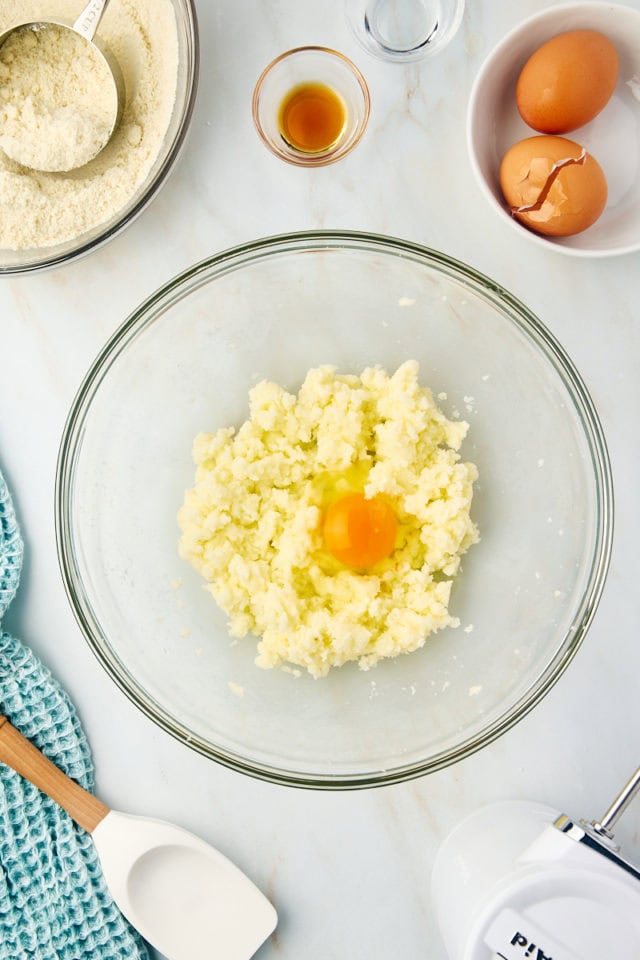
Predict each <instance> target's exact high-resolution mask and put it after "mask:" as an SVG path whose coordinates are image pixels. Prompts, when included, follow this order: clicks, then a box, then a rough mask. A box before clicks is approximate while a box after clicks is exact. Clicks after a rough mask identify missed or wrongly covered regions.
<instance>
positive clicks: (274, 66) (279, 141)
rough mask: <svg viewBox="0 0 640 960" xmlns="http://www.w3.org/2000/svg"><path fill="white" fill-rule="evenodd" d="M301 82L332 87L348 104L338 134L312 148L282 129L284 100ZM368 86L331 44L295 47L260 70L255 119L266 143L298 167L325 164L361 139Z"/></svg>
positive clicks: (341, 154) (365, 116) (272, 150)
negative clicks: (290, 138) (300, 144)
mask: <svg viewBox="0 0 640 960" xmlns="http://www.w3.org/2000/svg"><path fill="white" fill-rule="evenodd" d="M302 84H321V85H323V86H326V87H329V88H330V89H331V90H332V91H333V92H334V93H335V94H337V95H338V97H339V99H340V100H342V102H343V105H344V108H345V123H344V126H343V129H342V131H341V132H340V135H339V136H338V137H337V138H336V139H335V140H334V141H333V142H332V143H330V144H329V145H328V146H327V147H326V148H325V149H320V150H317V151H314V152H310V151H307V150H302V149H298V148H297V147H296V146H294V145H293V144H291V143H289V142H288V141H287V140H286V139H285V137H284V135H283V133H282V130H281V128H280V119H279V117H280V110H281V106H282V104H283V101H284V100H285V98H286V97H287V95H288V94H290V93H291V92H292V91H293V90H295V88H296V87H299V86H301V85H302ZM369 111H370V98H369V88H368V87H367V84H366V81H365V79H364V77H363V76H362V74H361V73H360V71H359V70H358V68H357V67H356V66H355V64H354V63H352V62H351V60H349V59H348V58H347V57H345V56H343V54H341V53H338V52H337V51H336V50H331V49H329V48H328V47H296V48H295V49H294V50H288V51H287V52H286V53H283V54H281V55H280V56H279V57H276V59H275V60H273V61H272V62H271V63H270V64H269V66H268V67H265V69H264V70H263V71H262V73H261V75H260V77H259V79H258V82H257V83H256V87H255V90H254V92H253V119H254V122H255V125H256V129H257V131H258V134H259V135H260V138H261V139H262V141H263V143H264V144H265V145H266V146H267V147H268V148H269V150H271V152H272V153H274V154H275V155H276V156H277V157H280V159H281V160H286V161H287V163H293V164H296V165H297V166H300V167H322V166H325V165H326V164H328V163H333V162H334V161H335V160H340V159H341V158H342V157H346V155H347V154H348V153H350V152H351V150H353V148H354V147H355V145H356V144H357V143H358V142H359V141H360V139H361V137H362V135H363V133H364V131H365V128H366V126H367V122H368V120H369Z"/></svg>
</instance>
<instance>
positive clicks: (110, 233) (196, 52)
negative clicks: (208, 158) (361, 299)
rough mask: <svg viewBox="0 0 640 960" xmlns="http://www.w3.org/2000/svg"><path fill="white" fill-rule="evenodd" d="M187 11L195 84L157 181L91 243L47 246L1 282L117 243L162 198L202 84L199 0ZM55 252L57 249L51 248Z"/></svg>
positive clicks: (6, 270) (187, 0)
mask: <svg viewBox="0 0 640 960" xmlns="http://www.w3.org/2000/svg"><path fill="white" fill-rule="evenodd" d="M184 4H185V11H186V14H187V20H186V24H185V26H186V28H187V31H188V34H189V39H190V42H191V49H192V51H193V59H192V62H191V64H190V66H191V85H190V87H189V92H188V96H187V100H186V104H185V108H184V111H183V113H182V116H181V118H180V123H179V125H178V127H177V129H176V132H175V134H174V137H173V142H172V144H171V147H170V149H169V151H168V153H167V155H166V157H165V158H164V160H163V161H162V164H161V166H160V167H159V169H158V170H157V172H156V174H155V176H154V178H153V180H152V181H151V182H150V183H149V185H148V186H147V187H146V189H144V190H143V192H142V193H141V194H140V196H139V198H138V200H137V201H136V203H135V204H134V206H133V207H132V208H131V209H130V210H129V211H128V213H126V214H124V216H122V217H120V218H119V219H118V220H116V221H115V223H113V224H112V226H111V227H109V228H108V229H107V230H105V231H103V232H101V233H99V234H98V235H97V236H95V237H93V238H92V239H91V240H86V241H84V242H83V243H81V244H80V246H78V247H76V248H75V249H74V250H67V251H66V252H64V253H58V254H55V255H53V256H47V255H46V251H47V247H43V248H42V251H43V256H42V258H41V259H40V260H34V261H33V262H32V263H28V264H22V265H21V264H11V265H9V266H0V279H1V278H2V277H11V276H14V277H15V276H28V275H29V274H32V273H41V272H44V271H46V270H54V269H55V268H56V267H61V266H65V265H66V264H68V263H74V262H75V261H76V260H79V259H81V258H82V257H85V256H87V255H88V254H90V253H92V252H93V251H94V250H97V249H98V248H99V247H102V246H103V245H104V244H106V243H108V242H109V241H110V240H113V239H114V237H116V236H118V234H120V233H121V232H122V231H123V230H125V229H126V228H127V227H128V226H129V225H130V224H131V223H133V221H134V220H136V219H137V218H138V217H139V215H140V214H141V213H142V212H143V211H144V210H145V209H146V208H147V206H148V205H149V204H150V203H151V201H152V200H153V199H155V197H156V196H157V195H158V193H159V192H160V189H161V187H162V186H164V184H165V183H166V181H167V179H168V178H169V175H170V174H171V173H172V172H173V170H174V169H175V165H176V161H177V159H178V157H179V156H180V154H181V153H182V149H183V147H184V145H185V141H186V138H187V134H188V132H189V128H190V126H191V118H192V116H193V112H194V109H195V104H196V99H197V94H198V81H199V75H200V32H199V29H198V17H197V12H196V5H195V0H184ZM51 249H54V248H51Z"/></svg>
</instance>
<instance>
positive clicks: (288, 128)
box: [278, 83, 347, 153]
mask: <svg viewBox="0 0 640 960" xmlns="http://www.w3.org/2000/svg"><path fill="white" fill-rule="evenodd" d="M278 126H279V128H280V133H281V135H282V137H283V139H284V140H285V141H286V143H288V144H289V146H290V147H293V149H294V150H299V151H300V152H301V153H323V152H324V151H325V150H329V149H331V148H332V147H334V146H335V145H336V144H337V143H338V142H339V140H340V138H341V136H342V135H343V133H344V131H345V129H346V126H347V107H346V104H345V102H344V100H343V99H342V97H341V96H340V95H339V94H338V93H336V91H335V90H333V89H332V88H331V87H329V86H327V85H326V84H324V83H301V84H298V86H296V87H293V89H291V90H290V91H289V93H288V94H287V95H286V96H285V97H284V99H283V101H282V103H281V104H280V110H279V113H278Z"/></svg>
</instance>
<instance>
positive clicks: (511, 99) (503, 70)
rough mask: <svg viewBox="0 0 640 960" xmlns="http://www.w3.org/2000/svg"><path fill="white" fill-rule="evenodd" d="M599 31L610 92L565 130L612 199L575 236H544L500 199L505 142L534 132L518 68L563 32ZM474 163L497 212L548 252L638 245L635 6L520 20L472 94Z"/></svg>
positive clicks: (567, 9) (639, 16)
mask: <svg viewBox="0 0 640 960" xmlns="http://www.w3.org/2000/svg"><path fill="white" fill-rule="evenodd" d="M582 29H589V30H599V31H600V32H601V33H604V34H606V36H608V37H609V39H610V40H611V41H612V42H613V43H614V44H615V47H616V49H617V51H618V56H619V58H620V74H619V77H618V83H617V85H616V89H615V91H614V94H613V97H612V98H611V100H610V101H609V103H608V104H607V106H606V107H605V108H604V110H602V112H601V113H600V114H599V115H598V116H597V117H596V118H595V119H594V120H592V121H591V123H588V124H586V125H585V126H583V127H580V128H579V129H578V130H574V131H573V132H571V133H569V134H567V136H568V137H569V139H571V140H574V141H576V143H579V144H581V145H582V146H584V147H586V149H587V150H588V151H589V152H590V153H592V154H593V156H594V157H595V158H596V160H597V161H598V162H599V163H600V165H601V166H602V168H603V170H604V172H605V175H606V177H607V183H608V186H609V197H608V200H607V206H606V208H605V210H604V213H603V214H602V216H601V217H600V218H599V219H598V220H597V221H596V223H594V224H593V226H591V227H589V228H588V229H587V230H585V231H583V232H582V233H578V234H576V235H575V236H573V237H563V238H557V237H553V238H552V237H543V236H540V235H539V234H536V233H533V231H531V230H529V229H527V227H524V226H523V225H522V224H520V223H518V221H517V220H515V219H514V218H513V217H512V216H511V214H510V213H509V211H508V208H507V205H506V203H505V201H504V198H503V196H502V191H501V189H500V183H499V180H498V172H499V169H500V161H501V160H502V157H503V156H504V154H505V153H506V152H507V150H508V149H509V147H510V146H511V145H512V144H514V143H516V142H517V141H518V140H521V139H523V138H524V137H530V136H535V134H536V131H534V130H532V129H531V128H530V127H529V126H527V124H526V123H525V122H524V121H523V120H522V119H521V117H520V114H519V113H518V110H517V107H516V99H515V87H516V81H517V79H518V75H519V73H520V70H521V69H522V67H523V66H524V64H525V63H526V61H527V60H528V59H529V57H530V56H531V54H532V53H533V52H534V50H536V49H537V47H539V46H540V45H541V44H542V43H544V42H545V41H546V40H550V39H551V37H553V36H555V35H556V34H558V33H564V32H565V31H567V30H582ZM467 142H468V148H469V155H470V159H471V165H472V167H473V170H474V173H475V175H476V177H477V180H478V182H479V184H480V187H481V189H482V192H483V193H484V194H485V196H486V197H487V199H488V200H489V202H490V204H491V206H492V207H493V209H494V210H495V211H496V213H497V214H498V216H499V217H500V218H501V219H502V220H503V221H504V222H505V223H508V224H511V226H512V228H513V229H514V230H517V231H518V232H519V233H521V234H525V235H526V236H528V237H530V238H531V239H532V240H533V241H534V242H535V243H538V244H541V245H542V246H544V247H547V249H552V250H558V251H559V252H560V253H567V254H572V255H574V256H579V257H608V256H615V255H616V254H622V253H631V252H632V251H634V250H638V249H640V11H638V10H633V9H631V8H630V7H623V6H620V5H616V4H611V3H575V4H570V5H566V6H556V7H552V8H550V9H548V10H543V11H542V13H539V14H537V15H536V16H534V17H531V18H530V19H529V20H525V21H524V23H521V24H520V25H519V26H518V27H516V28H515V29H514V30H512V31H511V32H510V33H509V34H507V36H506V37H505V38H504V39H503V40H502V41H501V42H500V43H499V44H498V45H497V46H496V47H495V49H494V50H493V52H492V53H491V54H490V55H489V56H488V57H487V59H486V61H485V62H484V64H483V66H482V68H481V69H480V72H479V73H478V76H477V78H476V80H475V83H474V85H473V88H472V91H471V98H470V101H469V110H468V117H467Z"/></svg>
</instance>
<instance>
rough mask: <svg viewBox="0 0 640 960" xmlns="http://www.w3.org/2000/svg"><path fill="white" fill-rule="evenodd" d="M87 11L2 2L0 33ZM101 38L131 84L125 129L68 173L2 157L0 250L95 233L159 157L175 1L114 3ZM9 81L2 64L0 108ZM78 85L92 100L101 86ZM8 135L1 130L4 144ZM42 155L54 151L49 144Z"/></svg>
mask: <svg viewBox="0 0 640 960" xmlns="http://www.w3.org/2000/svg"><path fill="white" fill-rule="evenodd" d="M82 6H83V4H82V2H81V0H80V2H77V0H47V2H46V3H44V2H43V0H2V3H1V4H0V32H1V31H4V30H6V29H8V28H9V27H11V26H12V25H14V24H17V23H24V22H27V21H36V20H38V19H42V18H46V19H53V20H62V21H63V22H66V23H72V22H73V21H74V20H75V19H76V17H77V16H78V14H79V13H80V11H81V9H82ZM99 35H100V37H101V39H102V40H103V41H104V42H105V43H106V44H107V45H108V47H109V49H110V50H111V52H112V53H113V55H114V56H115V58H116V60H117V61H118V63H119V65H120V68H121V70H122V74H123V77H124V81H125V89H126V99H125V105H124V111H123V115H122V119H121V121H120V125H119V127H118V129H117V130H116V131H115V133H114V135H113V137H112V139H111V141H110V142H109V144H108V145H107V147H106V148H105V149H104V150H103V151H102V152H101V153H100V154H99V156H98V157H96V158H95V160H93V161H91V163H89V164H87V165H86V166H85V167H83V168H82V169H81V170H79V171H72V172H71V173H70V174H60V173H43V172H39V171H36V170H32V169H29V168H28V167H25V166H21V165H20V164H19V163H17V162H15V161H14V160H12V159H10V157H9V156H7V154H6V153H4V152H0V247H3V248H5V249H7V248H8V249H12V250H25V249H30V248H37V247H51V246H56V245H57V244H62V243H65V242H69V241H72V240H75V239H77V238H78V237H80V236H81V235H82V234H85V233H88V232H90V231H92V230H95V229H96V228H98V227H100V225H101V224H105V223H107V222H108V221H110V220H112V219H113V218H114V217H116V216H117V214H118V213H119V212H120V211H121V210H123V209H124V208H125V207H126V206H127V204H129V203H130V201H131V200H132V199H133V198H134V196H135V195H136V193H137V191H138V190H139V188H140V187H141V186H142V184H143V183H144V181H145V179H146V177H147V175H148V174H149V171H150V170H151V168H152V167H153V164H154V162H155V160H156V159H157V157H158V154H159V152H160V150H161V147H162V144H163V140H164V136H165V134H166V131H167V128H168V126H169V122H170V119H171V114H172V110H173V105H174V101H175V93H176V83H177V71H178V39H177V27H176V20H175V14H174V10H173V6H172V4H171V3H170V2H169V0H112V2H111V4H110V6H109V8H108V10H107V12H106V14H105V16H104V19H103V21H102V24H101V26H100V31H99ZM10 75H11V71H10V68H9V65H7V64H6V63H2V62H0V103H4V104H6V103H7V101H8V100H10V91H11V87H10V82H9V80H10ZM78 82H79V83H82V85H83V88H84V89H83V90H82V91H81V92H82V95H83V97H84V96H85V94H86V96H87V98H90V95H91V90H92V89H93V88H94V85H95V83H96V78H95V77H94V76H93V75H92V73H91V71H88V72H87V74H86V75H83V74H82V72H79V73H78ZM0 116H1V111H0ZM9 132H10V131H9V130H8V129H7V127H6V126H5V128H4V129H1V128H0V144H1V139H2V136H3V135H5V136H6V135H8V133H9ZM42 149H43V150H44V151H45V152H46V151H47V150H52V149H55V148H54V146H53V145H52V143H51V142H50V143H49V144H47V143H45V144H43V146H42Z"/></svg>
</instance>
